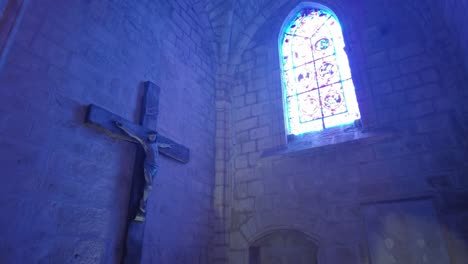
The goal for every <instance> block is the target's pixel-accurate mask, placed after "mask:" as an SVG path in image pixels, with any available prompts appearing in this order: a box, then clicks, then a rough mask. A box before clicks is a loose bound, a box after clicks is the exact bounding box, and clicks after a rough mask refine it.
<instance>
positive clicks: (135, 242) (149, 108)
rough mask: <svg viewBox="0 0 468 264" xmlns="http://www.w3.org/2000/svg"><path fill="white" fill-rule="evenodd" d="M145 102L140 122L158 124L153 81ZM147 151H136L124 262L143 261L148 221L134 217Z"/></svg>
mask: <svg viewBox="0 0 468 264" xmlns="http://www.w3.org/2000/svg"><path fill="white" fill-rule="evenodd" d="M143 86H144V94H143V104H142V109H141V113H140V120H139V124H140V125H141V126H143V127H148V125H149V123H152V124H153V125H154V126H156V125H157V121H158V114H159V94H160V88H159V86H156V85H155V84H153V83H151V82H145V83H144V85H143ZM144 160H145V152H144V151H143V149H141V148H138V149H137V151H136V157H135V165H134V168H135V169H134V173H133V177H132V179H133V180H132V189H131V193H130V202H129V207H128V218H127V223H128V224H127V237H126V241H125V243H126V245H125V252H124V258H123V260H124V263H125V264H130V263H141V257H142V250H143V239H144V229H145V223H146V222H135V221H133V219H134V218H135V215H136V214H137V210H138V207H139V202H140V198H141V197H142V195H143V189H144V184H145V180H144V177H142V175H143V174H144V172H143V162H144Z"/></svg>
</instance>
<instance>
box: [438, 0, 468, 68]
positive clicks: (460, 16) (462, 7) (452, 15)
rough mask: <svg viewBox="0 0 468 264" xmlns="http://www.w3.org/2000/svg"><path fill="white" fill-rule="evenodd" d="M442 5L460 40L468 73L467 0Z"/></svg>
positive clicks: (444, 2) (456, 37)
mask: <svg viewBox="0 0 468 264" xmlns="http://www.w3.org/2000/svg"><path fill="white" fill-rule="evenodd" d="M439 2H440V4H442V6H441V7H442V9H441V10H443V14H444V16H445V20H446V21H447V24H448V26H449V27H450V29H451V31H452V33H453V34H454V36H453V37H454V38H455V39H457V40H458V43H457V44H458V45H459V49H460V51H461V52H462V55H463V60H464V64H465V70H466V72H467V73H468V25H467V23H466V10H468V1H467V0H445V1H443V0H442V1H439Z"/></svg>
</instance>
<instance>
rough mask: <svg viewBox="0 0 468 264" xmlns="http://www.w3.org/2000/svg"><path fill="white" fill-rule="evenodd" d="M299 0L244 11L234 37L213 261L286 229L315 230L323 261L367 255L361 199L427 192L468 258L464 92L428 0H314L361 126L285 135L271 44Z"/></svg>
mask: <svg viewBox="0 0 468 264" xmlns="http://www.w3.org/2000/svg"><path fill="white" fill-rule="evenodd" d="M299 2H300V1H277V2H275V4H274V5H272V6H273V7H272V6H268V7H267V8H265V9H261V8H260V10H262V11H259V14H257V15H256V16H255V17H246V18H244V19H243V21H245V24H246V28H244V30H242V31H239V37H238V40H237V41H236V43H235V45H234V44H232V45H233V47H232V49H231V50H232V52H231V54H230V56H231V58H230V59H231V62H232V65H231V66H232V68H231V71H230V73H231V74H232V84H231V85H230V87H229V89H226V90H225V91H224V92H225V93H227V94H228V95H226V96H225V97H224V98H223V100H219V101H218V102H219V103H220V105H219V108H218V114H220V116H222V118H221V124H222V126H223V127H226V131H225V137H224V138H223V139H222V141H220V142H221V143H222V144H225V145H226V146H227V150H226V151H225V153H228V154H227V155H226V157H227V163H226V164H225V168H226V169H225V171H226V175H227V177H226V179H227V180H226V182H225V183H224V188H226V189H227V190H228V192H229V194H228V195H225V196H224V200H223V202H222V203H220V205H221V206H220V208H222V209H223V208H224V210H227V211H228V212H227V213H226V214H227V215H229V217H228V218H227V219H228V220H227V221H226V223H225V226H224V228H225V234H226V235H227V236H228V238H226V240H227V241H228V242H227V244H225V245H223V244H222V242H223V241H220V244H219V248H218V249H219V250H220V251H221V252H222V248H223V246H224V248H225V251H224V252H226V255H225V259H223V258H222V257H218V258H217V262H216V263H248V248H249V245H250V244H251V243H252V242H253V241H255V239H257V238H258V237H259V236H261V235H262V234H264V233H267V232H270V231H272V230H280V229H284V228H286V229H295V230H298V231H301V232H304V233H306V234H309V235H310V236H312V237H314V238H315V239H316V240H317V241H318V245H319V252H318V255H319V263H362V262H365V261H366V260H367V259H368V258H369V255H368V250H367V249H368V247H367V244H366V243H367V237H366V233H365V232H364V231H363V230H365V228H366V225H365V221H364V218H363V215H362V206H363V204H373V203H378V202H382V201H400V200H408V199H409V200H413V199H415V200H418V199H423V198H424V199H430V200H433V201H434V203H435V208H436V211H437V217H440V219H441V224H440V226H436V227H433V228H440V229H443V230H444V239H445V241H446V243H447V245H448V246H447V248H448V252H449V254H450V256H451V258H452V260H453V263H464V261H465V260H466V259H467V258H468V256H466V252H467V250H466V249H467V246H468V243H467V241H468V234H467V231H466V230H467V229H466V222H467V221H466V219H467V217H468V206H467V204H466V202H464V201H463V200H464V199H465V200H466V198H467V187H468V186H467V181H466V179H467V173H468V164H467V138H466V134H467V127H468V122H467V121H468V119H467V114H466V107H465V106H464V104H463V103H462V102H463V100H466V96H467V95H466V89H464V86H463V84H464V82H463V81H464V75H463V72H462V70H461V69H460V67H459V65H460V56H459V55H460V54H459V53H458V49H456V46H457V45H456V41H457V40H456V39H454V38H451V37H450V36H451V35H450V31H449V29H448V26H447V23H446V22H445V20H443V17H442V16H440V14H439V13H438V10H437V8H435V7H436V6H435V5H432V3H429V2H427V1H389V0H379V1H375V0H372V1H371V0H362V1H352V3H351V1H340V2H336V1H319V2H320V3H323V4H324V5H326V6H328V7H329V8H331V9H332V10H333V11H334V12H335V13H336V14H337V15H338V18H339V19H340V21H341V24H342V26H343V30H344V35H345V40H346V42H347V48H348V56H349V59H350V64H351V68H352V72H353V77H354V81H355V85H356V93H357V97H358V101H359V105H360V110H361V114H362V120H363V125H364V128H365V132H362V131H359V129H357V128H353V127H348V129H347V131H348V132H345V131H342V132H340V133H338V134H333V135H331V136H330V135H326V133H322V134H321V135H320V136H312V139H310V138H302V139H299V141H296V142H291V141H290V142H288V141H287V138H286V131H285V126H284V117H283V102H282V98H283V97H282V90H281V89H282V88H281V79H280V76H281V73H280V69H279V59H278V46H277V45H278V34H279V32H280V29H281V25H282V23H283V22H284V19H285V18H286V17H287V15H288V13H289V12H290V11H291V10H293V8H294V7H295V6H296V5H297V4H298V3H299ZM235 13H236V12H235ZM246 13H247V14H248V13H249V12H248V11H246ZM238 14H243V13H242V10H240V11H238ZM235 33H236V31H235V30H233V36H235V35H236V34H235ZM228 72H229V71H228ZM226 79H227V78H226ZM225 98H229V99H225ZM225 113H227V114H225ZM218 122H220V121H219V120H218ZM226 123H227V124H229V125H227V126H226ZM330 138H331V139H330ZM324 139H326V140H324ZM321 140H322V142H321ZM333 141H335V142H338V141H339V142H342V143H339V144H331V145H330V144H329V143H330V142H333ZM317 142H318V143H317ZM327 144H328V145H327ZM226 208H227V209H226ZM435 222H437V221H435ZM401 261H402V262H405V261H407V260H405V259H402V260H401Z"/></svg>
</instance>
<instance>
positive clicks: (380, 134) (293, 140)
mask: <svg viewBox="0 0 468 264" xmlns="http://www.w3.org/2000/svg"><path fill="white" fill-rule="evenodd" d="M395 135H396V133H395V132H392V131H363V130H362V129H361V128H359V127H356V126H355V125H348V126H343V127H336V128H330V129H326V130H323V131H320V132H312V133H306V134H303V135H290V136H288V143H287V145H286V146H283V147H281V148H276V149H271V150H266V151H264V152H263V154H262V157H270V156H278V155H288V154H300V153H301V152H320V151H323V150H329V149H332V148H337V147H341V146H345V145H351V144H356V143H359V144H361V143H363V144H372V143H374V142H379V141H382V140H386V139H389V138H393V137H395Z"/></svg>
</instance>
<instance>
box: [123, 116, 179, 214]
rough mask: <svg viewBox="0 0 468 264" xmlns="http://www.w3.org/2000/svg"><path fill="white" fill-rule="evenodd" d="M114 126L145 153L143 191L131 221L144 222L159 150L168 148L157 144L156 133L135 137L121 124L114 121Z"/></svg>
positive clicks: (166, 145) (134, 134) (168, 146)
mask: <svg viewBox="0 0 468 264" xmlns="http://www.w3.org/2000/svg"><path fill="white" fill-rule="evenodd" d="M114 124H115V126H117V127H118V128H119V129H120V130H122V131H123V132H124V133H125V134H127V135H128V136H129V137H131V138H133V139H134V140H136V141H137V142H138V143H139V144H140V145H141V147H142V148H143V150H144V152H145V161H144V177H145V187H144V190H143V196H142V197H141V198H140V204H139V208H138V212H137V214H136V216H135V218H134V219H133V220H134V221H136V222H144V221H145V216H146V202H147V200H148V195H149V193H150V192H151V189H152V188H153V180H154V177H155V176H156V174H157V173H158V170H159V165H158V159H159V150H158V149H159V148H170V147H171V146H170V145H168V144H160V143H157V134H156V132H151V133H148V134H146V135H137V133H136V132H134V131H131V129H129V128H127V127H124V126H123V124H122V123H120V122H117V121H114Z"/></svg>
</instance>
